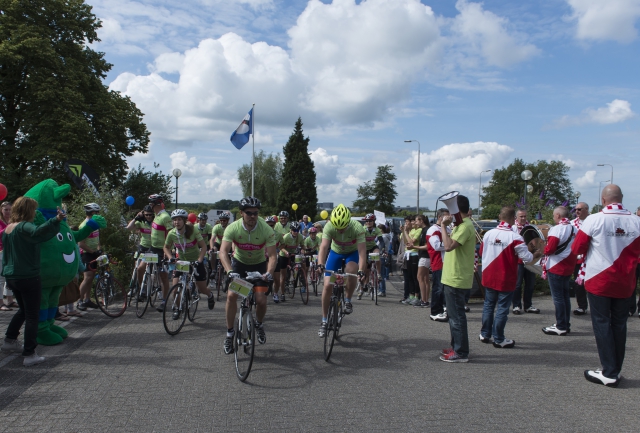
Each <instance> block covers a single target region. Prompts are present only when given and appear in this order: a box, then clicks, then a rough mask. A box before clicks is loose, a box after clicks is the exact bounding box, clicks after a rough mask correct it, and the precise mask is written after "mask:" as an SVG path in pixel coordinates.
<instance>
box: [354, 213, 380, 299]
mask: <svg viewBox="0 0 640 433" xmlns="http://www.w3.org/2000/svg"><path fill="white" fill-rule="evenodd" d="M362 221H363V222H364V227H365V230H364V240H365V243H366V247H367V257H369V254H371V253H377V254H380V249H379V248H378V244H376V240H377V239H378V238H379V237H380V236H382V230H380V229H379V228H378V227H376V216H375V215H374V214H372V213H368V214H366V215H365V217H364V218H362ZM376 267H377V268H378V274H380V262H379V261H378V262H376ZM370 270H371V264H370V263H368V264H367V270H366V271H365V273H366V277H365V281H364V283H363V284H362V286H361V289H360V291H358V299H362V293H363V292H366V291H367V283H368V282H369V274H370V272H371V271H370ZM372 290H378V288H377V287H374V288H373V289H372Z"/></svg>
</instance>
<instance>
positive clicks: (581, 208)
mask: <svg viewBox="0 0 640 433" xmlns="http://www.w3.org/2000/svg"><path fill="white" fill-rule="evenodd" d="M576 210H577V211H578V210H587V208H586V207H577V208H576Z"/></svg>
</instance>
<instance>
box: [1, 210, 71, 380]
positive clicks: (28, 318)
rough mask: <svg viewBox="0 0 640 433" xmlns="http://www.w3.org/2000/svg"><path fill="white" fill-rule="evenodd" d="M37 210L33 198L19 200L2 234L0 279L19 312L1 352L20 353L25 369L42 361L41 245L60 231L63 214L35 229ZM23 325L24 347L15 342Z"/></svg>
mask: <svg viewBox="0 0 640 433" xmlns="http://www.w3.org/2000/svg"><path fill="white" fill-rule="evenodd" d="M37 207H38V202H36V201H35V200H33V199H32V198H28V197H20V198H18V199H17V200H16V201H15V203H14V205H13V207H12V209H11V219H10V223H9V225H8V226H7V227H6V229H5V231H4V233H3V234H2V244H3V246H4V255H3V257H2V275H3V276H4V277H5V279H6V281H7V284H8V285H9V288H10V289H11V291H12V292H13V293H14V295H15V297H16V300H17V301H18V311H17V312H16V314H15V315H14V316H13V318H12V319H11V322H10V323H9V326H8V327H7V332H6V334H5V339H4V344H3V345H2V347H1V350H2V351H3V352H18V351H22V356H24V361H23V365H24V366H25V367H30V366H32V365H36V364H40V363H41V362H44V360H45V359H44V357H42V356H38V354H37V353H36V347H37V346H38V342H37V340H36V337H37V334H38V320H39V315H40V298H41V291H42V286H41V281H40V244H41V243H43V242H46V241H48V240H49V239H51V238H53V237H54V236H55V235H56V234H57V233H58V232H59V231H60V221H62V220H63V219H64V218H65V214H64V213H63V212H62V211H61V210H60V208H58V213H57V215H56V216H55V217H54V218H51V219H50V220H48V221H46V222H45V223H44V224H41V225H40V226H36V225H35V224H33V220H34V219H35V216H36V208H37ZM23 324H24V325H25V327H24V346H23V345H21V344H20V343H19V342H18V335H19V334H20V328H21V327H22V325H23Z"/></svg>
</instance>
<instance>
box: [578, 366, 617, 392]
mask: <svg viewBox="0 0 640 433" xmlns="http://www.w3.org/2000/svg"><path fill="white" fill-rule="evenodd" d="M584 378H585V379H587V380H588V381H589V382H593V383H599V384H601V385H604V386H611V387H613V388H615V387H616V386H618V384H619V383H620V375H618V377H617V378H615V379H611V378H608V377H606V376H604V375H603V374H602V370H599V369H598V370H585V371H584Z"/></svg>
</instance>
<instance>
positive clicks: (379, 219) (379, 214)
mask: <svg viewBox="0 0 640 433" xmlns="http://www.w3.org/2000/svg"><path fill="white" fill-rule="evenodd" d="M373 214H374V215H375V216H376V225H378V224H382V225H386V224H387V219H386V218H385V217H384V212H380V211H379V210H374V211H373Z"/></svg>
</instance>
